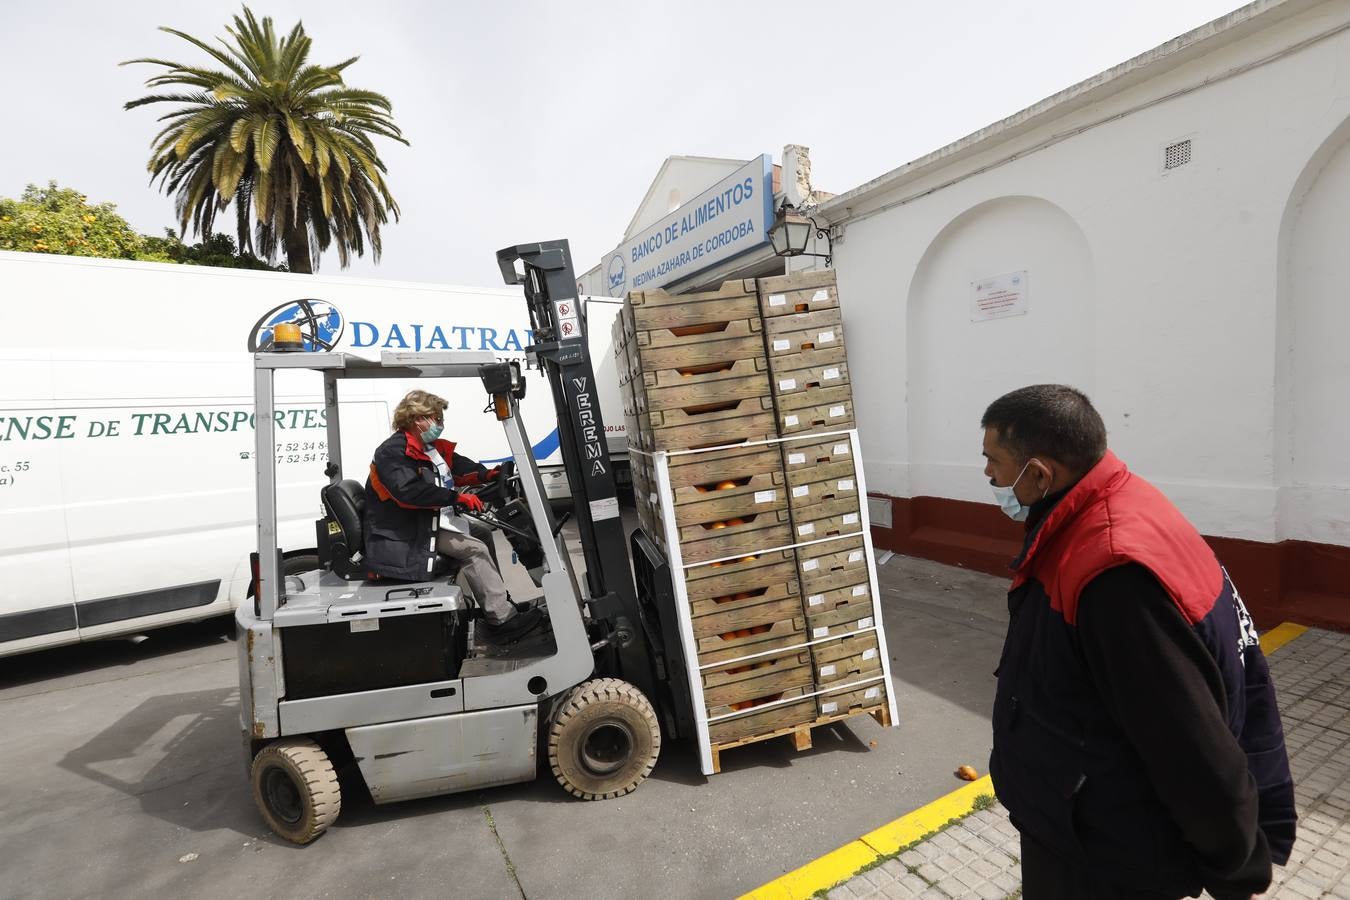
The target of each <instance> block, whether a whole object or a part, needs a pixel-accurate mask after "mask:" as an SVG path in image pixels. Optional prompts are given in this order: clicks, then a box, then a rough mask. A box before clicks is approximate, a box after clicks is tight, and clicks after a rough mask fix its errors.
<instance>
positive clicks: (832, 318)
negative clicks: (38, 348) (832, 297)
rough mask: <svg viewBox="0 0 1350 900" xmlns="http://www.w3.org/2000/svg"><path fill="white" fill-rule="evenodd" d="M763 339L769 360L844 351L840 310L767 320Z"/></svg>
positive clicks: (792, 314) (795, 314)
mask: <svg viewBox="0 0 1350 900" xmlns="http://www.w3.org/2000/svg"><path fill="white" fill-rule="evenodd" d="M764 338H765V343H766V344H767V345H768V346H767V349H768V353H769V358H770V359H777V358H779V357H781V356H791V355H793V354H797V353H804V352H807V351H824V350H841V349H843V347H844V325H843V318H842V316H841V314H840V312H839V310H838V309H822V310H819V311H817V312H807V313H791V314H789V315H785V316H777V317H775V318H772V319H765V320H764Z"/></svg>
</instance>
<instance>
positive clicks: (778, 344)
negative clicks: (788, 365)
mask: <svg viewBox="0 0 1350 900" xmlns="http://www.w3.org/2000/svg"><path fill="white" fill-rule="evenodd" d="M791 346H792V341H785V340H782V339H779V340H776V341H774V342H773V352H774V353H777V352H778V351H780V350H786V349H787V348H789V347H791Z"/></svg>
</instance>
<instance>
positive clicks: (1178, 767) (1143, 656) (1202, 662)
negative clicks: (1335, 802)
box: [1078, 565, 1271, 900]
mask: <svg viewBox="0 0 1350 900" xmlns="http://www.w3.org/2000/svg"><path fill="white" fill-rule="evenodd" d="M1078 636H1079V641H1080V646H1081V648H1082V652H1083V656H1084V660H1085V662H1086V664H1087V667H1088V669H1089V671H1090V672H1091V675H1092V679H1093V682H1094V683H1095V685H1096V686H1097V689H1098V691H1099V692H1100V694H1101V696H1102V698H1103V701H1104V702H1105V704H1106V708H1107V711H1108V712H1109V713H1110V714H1111V716H1112V717H1113V718H1114V719H1115V720H1116V722H1117V723H1118V724H1119V725H1120V727H1121V729H1122V730H1123V731H1124V733H1125V734H1126V736H1127V737H1128V739H1129V741H1130V743H1131V744H1132V745H1133V747H1134V749H1135V751H1136V752H1137V753H1138V754H1139V756H1140V758H1141V759H1142V760H1143V764H1144V768H1145V770H1146V771H1147V772H1148V775H1149V779H1150V781H1152V783H1153V786H1154V788H1155V789H1156V790H1157V793H1158V797H1159V798H1160V799H1161V800H1162V802H1163V805H1164V806H1166V807H1167V809H1168V811H1169V813H1170V814H1171V816H1172V818H1173V820H1174V821H1175V822H1176V823H1177V825H1178V827H1180V829H1181V831H1182V834H1183V836H1184V838H1185V840H1186V842H1187V844H1188V845H1189V846H1190V847H1191V848H1192V850H1193V851H1194V852H1195V854H1196V857H1197V859H1198V861H1199V864H1200V867H1201V874H1202V877H1203V879H1204V881H1205V886H1206V888H1207V889H1208V890H1209V891H1210V893H1211V894H1213V895H1214V896H1215V897H1218V898H1220V900H1226V898H1228V897H1243V898H1246V897H1249V896H1250V895H1252V894H1254V893H1260V892H1261V891H1264V890H1265V889H1266V887H1267V886H1269V884H1270V878H1271V859H1270V849H1269V847H1268V846H1267V844H1266V839H1265V835H1264V834H1262V832H1261V830H1260V829H1259V828H1258V827H1257V791H1256V783H1255V781H1254V780H1253V778H1252V776H1251V774H1250V773H1249V772H1248V770H1247V757H1246V754H1245V753H1244V752H1243V751H1242V748H1241V747H1240V746H1239V745H1238V742H1237V739H1236V738H1235V737H1234V736H1233V732H1232V731H1231V730H1230V729H1229V727H1228V723H1227V716H1226V704H1227V701H1226V699H1225V696H1226V695H1225V692H1224V686H1223V680H1222V677H1221V675H1220V672H1219V667H1218V665H1217V664H1216V663H1215V662H1214V659H1213V658H1212V657H1211V656H1210V655H1209V652H1208V651H1207V650H1206V649H1205V646H1204V644H1203V642H1202V641H1201V640H1200V637H1199V636H1198V635H1197V634H1196V633H1195V630H1194V629H1193V628H1192V627H1191V625H1190V623H1188V622H1187V621H1186V619H1185V618H1184V617H1183V616H1182V614H1181V611H1180V610H1178V609H1177V607H1176V605H1175V604H1174V603H1173V602H1172V599H1171V597H1169V596H1168V595H1167V592H1166V591H1164V590H1163V588H1162V585H1160V584H1159V583H1158V581H1157V579H1155V578H1154V577H1153V575H1152V573H1150V572H1149V571H1148V570H1147V569H1145V568H1144V567H1142V566H1138V565H1126V566H1120V567H1118V568H1114V569H1110V570H1108V571H1106V572H1104V573H1102V574H1101V575H1099V576H1097V578H1095V579H1093V580H1092V581H1091V582H1090V583H1089V584H1088V585H1087V587H1086V588H1084V590H1083V592H1082V595H1081V596H1080V598H1079V605H1078Z"/></svg>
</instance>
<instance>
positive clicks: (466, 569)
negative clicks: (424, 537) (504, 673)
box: [436, 528, 516, 625]
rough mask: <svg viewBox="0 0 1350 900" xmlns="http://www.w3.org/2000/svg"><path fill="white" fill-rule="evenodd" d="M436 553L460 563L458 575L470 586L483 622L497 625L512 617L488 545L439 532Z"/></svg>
mask: <svg viewBox="0 0 1350 900" xmlns="http://www.w3.org/2000/svg"><path fill="white" fill-rule="evenodd" d="M436 550H437V552H439V553H441V554H443V555H445V556H448V557H450V558H451V559H453V560H455V561H456V562H457V563H459V571H460V573H461V574H463V575H464V580H465V581H467V582H468V583H469V590H471V591H473V596H474V599H476V600H477V601H478V604H479V605H480V606H481V607H483V618H484V619H486V620H487V622H488V624H489V625H500V624H502V623H503V622H505V621H506V620H507V619H509V618H511V616H513V615H515V612H516V608H515V607H514V606H512V605H511V601H510V600H509V599H507V595H506V585H505V584H504V583H503V582H502V576H501V573H499V572H498V571H497V567H496V565H494V563H493V554H492V553H490V552H489V550H488V545H487V544H485V543H484V542H483V541H480V540H479V539H478V538H476V537H471V536H469V535H467V534H457V533H455V532H453V531H450V530H449V529H447V528H442V529H440V530H439V531H437V532H436Z"/></svg>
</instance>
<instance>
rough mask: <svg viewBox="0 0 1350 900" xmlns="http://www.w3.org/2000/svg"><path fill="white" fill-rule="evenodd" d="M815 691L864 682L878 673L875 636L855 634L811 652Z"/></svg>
mask: <svg viewBox="0 0 1350 900" xmlns="http://www.w3.org/2000/svg"><path fill="white" fill-rule="evenodd" d="M811 662H812V665H813V666H814V667H815V670H814V671H815V684H816V689H817V690H819V689H821V688H827V687H829V686H830V685H832V684H850V683H852V682H855V681H864V680H866V679H868V678H871V677H873V676H875V675H880V674H881V673H882V666H881V648H880V646H878V643H877V636H876V634H875V633H868V634H859V635H854V636H852V637H846V638H843V639H842V640H838V641H830V642H829V643H826V644H816V645H814V646H813V647H812V648H811Z"/></svg>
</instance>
